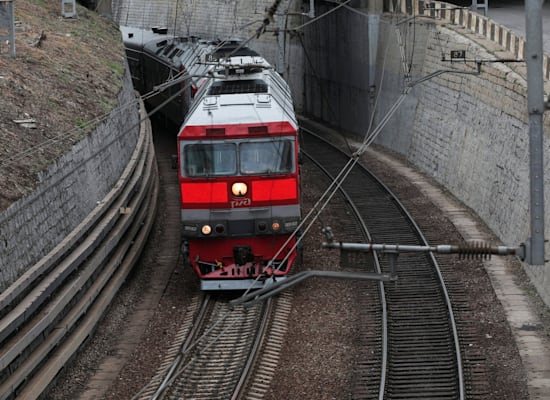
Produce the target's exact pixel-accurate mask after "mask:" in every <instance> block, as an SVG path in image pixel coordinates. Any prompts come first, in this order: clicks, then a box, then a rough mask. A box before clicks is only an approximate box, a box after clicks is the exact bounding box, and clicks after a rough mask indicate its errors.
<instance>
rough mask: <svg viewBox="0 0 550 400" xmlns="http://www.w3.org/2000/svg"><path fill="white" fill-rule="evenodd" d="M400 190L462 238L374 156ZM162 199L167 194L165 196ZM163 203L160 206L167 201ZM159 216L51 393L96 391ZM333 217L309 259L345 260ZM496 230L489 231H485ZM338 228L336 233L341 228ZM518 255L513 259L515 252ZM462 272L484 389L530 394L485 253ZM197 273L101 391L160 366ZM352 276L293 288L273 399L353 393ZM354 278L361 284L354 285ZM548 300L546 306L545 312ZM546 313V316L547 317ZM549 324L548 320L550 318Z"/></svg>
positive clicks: (177, 286) (448, 237)
mask: <svg viewBox="0 0 550 400" xmlns="http://www.w3.org/2000/svg"><path fill="white" fill-rule="evenodd" d="M373 167H374V168H375V169H377V170H378V171H377V173H379V176H380V177H381V178H383V179H384V180H385V181H386V182H387V183H388V185H389V186H390V187H391V188H392V190H394V192H395V193H397V194H399V193H401V194H403V196H405V197H404V198H403V201H404V202H405V203H407V206H409V207H410V211H411V213H412V214H413V215H418V216H419V217H420V216H425V217H426V210H427V209H429V210H430V213H429V215H428V217H427V218H419V219H418V222H419V224H420V225H422V224H424V223H429V222H432V224H431V225H432V226H433V225H434V224H433V222H434V221H436V222H437V224H435V225H436V226H437V227H438V229H437V231H432V232H430V233H429V236H430V237H437V238H439V241H440V242H450V243H455V242H457V241H459V240H460V236H459V235H458V233H457V231H456V230H455V228H454V227H453V226H452V225H451V224H450V223H449V221H448V220H447V218H446V217H445V216H444V215H442V214H441V213H440V212H439V211H438V210H437V209H435V207H434V206H433V205H432V204H431V203H430V202H429V200H427V199H426V198H424V197H423V196H422V195H421V194H420V193H419V192H418V191H417V190H416V189H415V188H414V185H412V184H411V182H407V181H405V180H403V179H402V178H400V177H399V174H398V173H395V171H389V170H388V169H387V168H385V167H384V166H381V165H378V166H373ZM310 168H311V166H310V165H307V163H306V164H304V167H303V174H302V177H303V202H304V205H305V206H306V207H308V205H311V204H313V202H314V201H316V199H317V198H318V196H319V194H320V192H321V191H322V190H323V188H324V187H323V186H321V187H319V185H318V183H319V182H318V180H316V179H308V178H309V177H310V176H311V174H312V171H311V170H310ZM161 200H162V199H161ZM160 209H162V206H161V208H160ZM167 217H168V216H162V215H161V217H160V219H159V221H158V222H157V225H156V229H155V234H154V237H153V240H152V243H151V245H150V246H149V248H148V249H147V250H146V252H145V254H144V256H143V263H142V265H141V266H139V267H138V268H137V270H136V271H135V273H134V274H133V275H132V277H131V279H130V280H129V282H128V284H127V285H126V287H125V288H124V290H123V292H122V294H121V296H120V297H119V298H118V300H117V302H116V304H114V305H113V307H112V308H111V310H110V312H109V313H108V315H107V317H106V318H105V320H104V321H103V323H102V326H101V327H100V328H98V331H97V335H96V336H95V337H94V338H93V339H91V340H90V342H89V343H88V345H87V347H86V349H85V351H84V352H83V353H82V355H81V356H79V357H78V358H77V360H75V362H74V363H73V365H72V366H71V367H70V368H69V369H68V371H67V372H66V373H65V374H64V375H63V376H61V377H60V379H59V380H58V382H59V384H58V386H57V387H56V388H55V390H54V391H53V392H52V393H51V395H50V397H49V398H52V399H66V398H78V396H79V395H80V396H81V397H80V398H89V397H86V388H87V386H88V382H89V380H90V378H93V375H94V372H95V371H97V369H98V368H99V365H100V362H101V360H102V359H104V358H105V357H107V356H109V355H113V354H115V352H116V349H117V348H118V346H119V345H120V341H121V340H127V339H125V338H127V337H128V335H131V334H132V333H131V332H128V331H125V327H126V326H128V325H129V321H130V320H131V318H132V310H133V309H135V307H137V305H138V303H139V302H140V298H141V295H142V293H143V292H144V291H146V289H147V287H148V283H149V280H150V278H151V274H152V273H154V267H153V266H154V263H155V259H156V258H157V257H159V256H160V254H159V249H158V248H157V247H156V246H155V243H158V240H164V238H163V237H162V224H163V221H162V218H167ZM325 225H331V226H332V227H333V229H334V230H335V234H336V235H338V233H339V232H338V228H339V225H338V219H337V218H333V217H332V216H331V213H330V208H329V211H328V212H326V213H325V214H324V215H323V216H322V217H321V219H320V221H319V222H318V224H317V225H316V226H314V227H313V228H312V229H311V232H310V234H309V235H307V237H306V239H305V243H304V249H305V251H304V262H303V268H305V269H334V268H338V267H337V265H338V254H337V253H336V252H331V251H327V250H324V249H321V247H320V243H321V242H322V240H323V237H322V234H321V228H322V226H325ZM488 234H489V233H488ZM337 237H338V236H337ZM510 262H511V263H512V264H514V261H513V260H510ZM514 268H515V271H516V272H517V276H518V280H520V281H523V282H524V283H525V284H527V282H528V280H527V279H526V278H525V275H524V274H522V272H521V268H520V267H517V265H516V266H515V267H514ZM455 269H456V271H457V273H456V274H455V275H454V276H453V277H452V278H453V279H454V278H457V277H458V278H459V279H460V281H461V282H462V285H463V287H464V290H465V291H466V293H467V301H468V306H467V311H466V312H465V314H464V315H467V316H468V317H469V318H471V321H473V322H474V323H473V324H472V325H473V327H474V329H475V341H474V342H473V343H472V344H471V346H475V350H476V351H479V352H480V354H481V355H482V356H483V358H485V360H486V365H487V367H488V371H489V374H488V375H487V376H486V377H485V378H484V379H485V381H486V382H485V383H484V384H485V385H486V386H487V393H488V395H487V396H486V397H483V398H486V399H495V400H496V399H527V398H528V396H527V391H526V386H525V373H524V370H523V368H522V365H521V360H520V358H519V354H518V351H517V348H516V346H515V343H514V339H513V337H512V334H511V331H510V328H509V326H508V324H507V321H506V318H505V315H504V312H503V310H502V307H501V305H500V303H499V302H498V300H497V299H496V297H495V294H494V292H493V289H492V287H491V285H490V282H489V279H488V277H487V274H486V273H485V271H484V269H483V266H482V264H481V262H480V261H477V260H460V261H459V262H456V267H455ZM196 283H197V282H196V278H195V277H194V276H193V275H192V274H191V273H190V271H183V270H181V268H180V267H179V266H178V267H176V269H175V272H174V274H173V275H172V279H171V280H170V281H169V283H168V285H167V287H166V288H165V291H164V295H163V296H162V298H161V301H160V302H159V304H158V306H157V307H156V308H155V310H154V314H153V317H152V318H151V319H150V320H149V322H148V327H147V329H146V331H145V332H144V333H143V334H142V336H141V340H140V344H139V345H138V346H137V347H136V348H135V349H134V351H132V352H131V354H130V355H129V358H128V362H127V363H126V364H125V367H124V368H123V369H122V371H121V372H120V374H118V376H117V377H114V376H113V377H112V380H111V382H110V383H109V389H108V391H107V392H106V395H105V397H104V398H108V399H130V398H132V396H133V395H134V394H135V393H136V392H138V391H139V389H140V388H141V387H142V386H143V385H144V384H146V383H147V381H148V380H149V379H150V377H151V376H152V375H153V374H154V372H155V370H156V368H157V366H158V364H159V362H160V360H162V355H163V353H164V351H165V349H166V348H167V346H168V345H169V343H170V339H171V335H173V332H174V330H175V326H176V325H177V322H178V320H180V319H181V318H182V313H183V310H185V308H186V307H187V305H188V304H189V302H190V301H191V297H192V296H193V295H195V294H196V293H197V284H196ZM355 285H356V284H354V283H350V282H339V281H326V280H320V279H313V280H310V281H306V282H305V283H304V284H302V285H300V286H298V287H297V288H295V289H294V301H293V309H292V312H291V315H290V321H289V329H288V334H287V336H286V343H285V346H284V349H285V350H284V353H283V354H282V355H281V360H280V365H279V367H278V372H277V374H276V375H275V378H274V380H273V381H272V383H271V386H270V390H269V393H268V394H267V396H266V399H282V398H285V399H286V398H288V399H297V398H300V399H302V400H305V399H316V400H317V399H347V398H351V394H350V387H351V380H352V376H353V365H354V360H353V357H352V356H351V354H352V353H353V349H354V346H355V343H356V342H357V338H358V332H357V329H356V320H357V315H358V314H357V310H356V309H355V308H354V304H355V299H356V293H357V290H358V289H357V287H356V286H355ZM354 288H355V289H354ZM544 312H545V309H544V308H541V315H546V314H544ZM545 321H546V322H547V321H548V319H545ZM548 326H549V325H547V327H548Z"/></svg>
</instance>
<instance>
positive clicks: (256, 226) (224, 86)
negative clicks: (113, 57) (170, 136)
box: [122, 29, 301, 291]
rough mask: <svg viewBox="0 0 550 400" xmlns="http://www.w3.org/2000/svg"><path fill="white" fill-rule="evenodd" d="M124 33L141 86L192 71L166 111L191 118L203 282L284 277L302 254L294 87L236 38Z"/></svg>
mask: <svg viewBox="0 0 550 400" xmlns="http://www.w3.org/2000/svg"><path fill="white" fill-rule="evenodd" d="M122 31H123V35H124V38H125V45H126V51H127V55H128V61H129V64H130V68H131V71H132V75H133V78H134V84H135V85H136V88H138V89H139V90H140V92H141V93H147V92H149V91H151V90H153V89H154V88H155V87H156V86H158V85H162V84H163V83H164V82H166V81H167V80H168V79H171V78H173V77H174V76H177V75H178V74H180V73H182V72H183V73H186V74H188V75H189V76H190V78H189V79H187V80H185V81H182V83H181V85H183V86H182V87H180V88H179V89H180V90H181V95H180V96H177V99H176V100H175V101H171V102H170V104H168V105H167V106H166V107H163V110H162V112H163V113H164V114H165V115H167V117H168V118H170V119H171V120H173V121H177V120H178V119H180V118H182V117H185V118H184V121H183V123H182V125H181V128H180V129H179V133H178V137H177V146H178V149H177V153H178V177H179V184H180V188H181V191H180V195H181V198H180V200H181V221H182V235H183V236H182V249H183V252H184V255H185V260H186V263H187V264H188V265H190V266H191V267H192V268H193V270H194V271H195V273H196V274H197V276H198V277H199V279H200V282H201V289H202V290H206V291H214V290H244V289H249V288H261V287H263V286H264V284H265V282H266V281H267V279H269V278H272V279H276V280H280V279H284V278H285V276H286V275H287V274H288V273H289V272H290V270H291V269H292V266H293V264H294V263H295V262H296V260H297V258H298V253H297V249H296V247H297V246H296V240H297V239H296V234H295V231H296V230H297V228H298V227H299V223H300V218H301V209H300V172H299V163H298V155H299V140H298V124H297V120H296V116H295V114H294V106H293V103H292V97H291V93H290V89H289V87H288V85H287V84H286V82H285V81H284V79H283V78H282V77H281V76H280V75H279V74H278V73H277V72H276V71H275V70H274V69H273V68H272V67H271V66H270V65H269V63H268V62H267V61H266V60H265V59H264V58H262V57H261V56H259V55H258V54H257V53H256V52H254V51H252V50H251V49H249V48H247V47H244V46H241V44H240V43H239V42H238V41H234V40H232V41H227V42H208V41H204V40H201V39H198V38H177V37H173V36H169V35H166V34H165V32H158V31H157V32H147V33H137V34H136V33H135V32H136V30H133V29H132V30H127V29H126V30H125V29H123V30H122ZM180 75H181V74H180ZM176 88H177V86H176V85H174V90H175V89H176ZM173 96H174V91H172V92H167V93H164V94H163V95H162V96H161V97H159V98H158V99H157V100H155V102H154V103H150V104H151V105H152V106H158V105H159V104H162V102H164V101H166V99H169V98H170V97H173Z"/></svg>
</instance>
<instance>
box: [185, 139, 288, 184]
mask: <svg viewBox="0 0 550 400" xmlns="http://www.w3.org/2000/svg"><path fill="white" fill-rule="evenodd" d="M180 147H181V148H180V160H181V170H180V172H181V175H182V176H183V177H189V178H197V177H208V176H232V175H271V174H289V173H294V172H295V169H296V165H295V163H294V140H293V138H281V139H277V140H271V139H270V140H236V141H234V142H225V141H219V142H216V141H198V142H192V143H189V142H180Z"/></svg>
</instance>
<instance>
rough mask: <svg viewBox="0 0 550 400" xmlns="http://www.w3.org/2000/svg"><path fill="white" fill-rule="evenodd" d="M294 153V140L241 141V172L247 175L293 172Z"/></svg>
mask: <svg viewBox="0 0 550 400" xmlns="http://www.w3.org/2000/svg"><path fill="white" fill-rule="evenodd" d="M292 153H293V152H292V142H290V141H288V140H281V141H266V142H248V143H241V144H240V146H239V157H240V158H239V160H240V161H239V163H240V164H239V168H240V172H241V173H242V174H245V175H249V174H284V173H289V172H292V170H293V161H292Z"/></svg>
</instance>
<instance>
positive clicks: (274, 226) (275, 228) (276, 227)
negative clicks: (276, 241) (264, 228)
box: [271, 221, 281, 232]
mask: <svg viewBox="0 0 550 400" xmlns="http://www.w3.org/2000/svg"><path fill="white" fill-rule="evenodd" d="M271 229H272V230H273V232H277V231H278V230H279V229H281V224H280V223H278V222H277V221H273V222H272V223H271Z"/></svg>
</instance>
